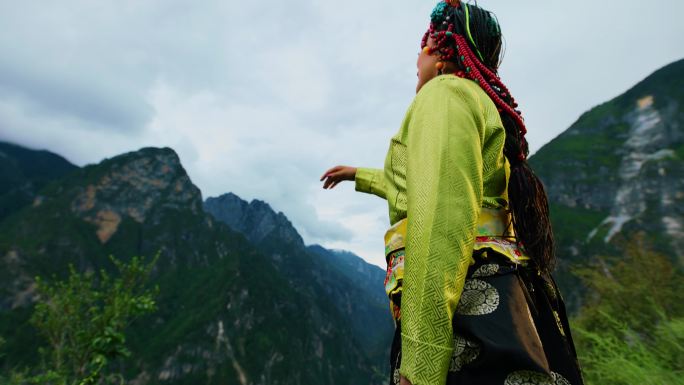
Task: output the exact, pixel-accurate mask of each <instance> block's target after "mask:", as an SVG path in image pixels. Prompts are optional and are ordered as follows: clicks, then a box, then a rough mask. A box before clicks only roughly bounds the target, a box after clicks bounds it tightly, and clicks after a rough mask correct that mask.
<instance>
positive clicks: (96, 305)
mask: <svg viewBox="0 0 684 385" xmlns="http://www.w3.org/2000/svg"><path fill="white" fill-rule="evenodd" d="M158 257H159V253H157V255H156V256H155V258H154V259H153V260H152V261H151V262H149V263H145V262H144V259H143V258H141V257H133V258H132V259H131V260H130V262H128V263H124V262H121V261H119V260H117V259H116V258H114V257H111V256H110V260H111V261H112V263H113V264H114V266H115V267H116V270H117V274H116V277H112V276H110V275H109V274H108V273H107V272H106V271H104V270H101V271H100V272H99V274H98V275H96V274H94V273H93V272H86V273H79V272H77V271H76V270H75V269H74V267H73V266H70V267H69V276H68V277H67V279H66V280H64V281H56V280H55V281H53V282H49V281H45V280H43V279H42V278H40V277H37V278H36V284H37V293H38V302H37V304H36V305H35V310H34V313H33V315H32V317H31V323H32V324H33V325H34V326H35V327H36V328H37V329H38V331H39V333H40V334H42V335H43V336H44V337H46V338H47V341H48V347H47V348H43V349H41V355H42V357H43V365H42V366H43V367H42V368H41V370H39V371H38V372H39V373H38V374H36V373H35V372H32V373H24V374H16V373H15V374H14V375H13V379H12V383H21V384H44V385H91V384H103V383H123V382H124V379H123V376H122V374H121V373H115V372H114V371H111V370H109V369H110V367H111V364H112V363H113V362H115V361H117V360H119V359H122V358H126V357H128V356H130V351H129V350H128V349H127V348H126V337H125V334H124V332H125V329H126V328H127V326H128V325H129V324H130V323H131V322H132V321H133V320H135V319H136V318H137V317H139V316H141V315H143V314H147V313H150V312H153V311H155V310H156V303H155V297H156V295H157V293H158V288H157V287H154V288H149V287H148V285H147V281H148V279H149V276H150V273H151V271H152V268H153V267H154V265H155V263H156V261H157V259H158Z"/></svg>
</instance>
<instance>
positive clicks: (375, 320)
mask: <svg viewBox="0 0 684 385" xmlns="http://www.w3.org/2000/svg"><path fill="white" fill-rule="evenodd" d="M204 207H205V209H206V210H207V212H208V213H210V214H211V215H213V216H214V218H215V219H216V220H217V221H220V222H223V223H225V224H227V225H229V226H230V227H231V228H232V229H233V230H235V231H238V232H240V233H242V234H243V235H244V236H245V237H246V238H247V239H248V240H249V241H250V242H252V243H253V244H254V245H255V246H256V247H257V248H258V249H259V250H261V251H262V252H263V253H264V254H266V255H268V256H270V258H271V260H272V261H273V263H274V265H275V266H276V268H277V269H278V270H279V271H280V273H281V274H282V275H283V276H284V277H286V278H287V279H288V280H289V281H290V282H291V283H292V286H293V287H295V288H296V290H299V291H301V292H302V293H309V294H307V295H319V296H322V297H324V298H329V300H330V301H331V302H333V303H335V304H336V306H337V308H338V309H339V311H340V312H341V314H342V316H343V322H344V323H345V324H347V325H350V326H351V327H352V330H353V333H352V335H351V336H350V338H352V339H354V340H356V341H357V342H358V343H359V344H360V345H361V346H362V347H363V350H364V351H365V352H368V354H369V357H370V358H371V360H372V361H373V362H375V363H376V364H377V367H378V369H380V371H381V372H388V371H389V366H388V361H387V359H386V358H387V357H388V356H389V348H390V346H391V338H392V335H393V330H394V324H393V322H392V320H391V317H390V312H389V307H388V301H387V296H386V294H385V290H384V286H383V282H384V278H385V272H384V271H383V270H382V269H380V268H378V267H377V266H374V265H371V264H369V263H367V262H366V261H364V260H363V259H361V258H360V257H359V256H357V255H354V254H353V253H349V252H345V251H335V250H328V249H325V248H324V247H322V246H319V245H312V246H305V245H304V242H303V241H302V237H301V236H300V235H299V233H298V232H297V230H296V229H295V228H294V227H293V226H292V223H291V222H290V221H289V220H288V219H287V217H285V215H284V214H283V213H282V212H278V213H276V212H275V211H274V210H273V209H272V208H271V207H270V206H269V205H268V204H266V203H264V202H262V201H259V200H253V201H252V202H250V203H247V202H246V201H244V200H242V199H241V198H240V197H238V196H237V195H234V194H232V193H228V194H224V195H221V196H220V197H217V198H208V199H207V200H206V201H205V202H204ZM314 293H318V294H314ZM360 299H362V300H360Z"/></svg>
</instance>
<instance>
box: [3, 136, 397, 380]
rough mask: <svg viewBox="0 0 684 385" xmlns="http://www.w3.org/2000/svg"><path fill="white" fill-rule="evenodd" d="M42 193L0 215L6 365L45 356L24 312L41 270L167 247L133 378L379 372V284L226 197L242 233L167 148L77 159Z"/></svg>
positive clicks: (104, 264)
mask: <svg viewBox="0 0 684 385" xmlns="http://www.w3.org/2000/svg"><path fill="white" fill-rule="evenodd" d="M29 161H30V160H29ZM0 180H2V175H0ZM7 180H9V179H8V178H6V179H5V181H7ZM34 196H35V197H34V199H33V200H34V203H33V204H28V205H26V204H25V205H23V206H21V207H13V208H12V210H14V212H13V214H12V215H10V216H8V217H6V218H4V219H1V220H0V335H2V336H3V337H4V338H5V339H6V340H7V343H6V345H5V346H4V347H3V348H4V349H3V352H4V353H7V354H6V355H3V356H2V357H0V370H3V368H4V369H9V368H11V367H15V366H24V365H37V363H38V362H37V355H36V351H37V348H38V347H39V346H40V345H41V344H42V341H41V340H40V338H39V336H37V335H36V333H35V331H34V330H33V329H32V327H31V326H30V324H29V323H28V322H27V318H28V316H29V315H30V306H31V304H32V303H33V301H34V300H35V286H34V278H33V277H35V276H42V277H46V278H49V277H52V276H53V275H56V276H57V277H60V276H62V277H63V276H64V275H65V274H66V272H67V267H68V265H70V264H71V265H74V266H75V267H76V268H77V269H78V270H81V271H86V270H98V269H105V270H111V269H112V268H113V266H112V265H111V263H110V262H109V260H108V258H107V256H108V255H109V254H113V255H114V256H116V257H117V258H119V259H122V260H127V259H128V258H130V257H132V256H134V255H144V256H148V257H149V256H152V255H154V254H156V253H157V252H159V253H160V258H159V261H158V263H157V265H156V267H155V271H154V276H153V284H157V285H159V287H160V290H161V291H160V297H159V299H158V304H159V311H158V312H156V313H155V314H153V315H151V316H149V317H147V318H145V319H141V320H139V321H138V322H137V323H136V324H135V326H134V327H133V328H132V329H131V330H130V333H131V335H130V337H129V338H128V339H127V340H128V341H129V343H130V347H131V350H132V352H133V355H132V356H133V357H135V359H134V360H131V361H130V362H125V363H123V367H125V368H127V370H128V371H129V374H130V375H129V376H128V377H129V378H131V379H132V381H131V382H132V383H134V384H140V385H142V384H225V383H241V384H242V383H244V384H264V385H266V384H283V385H285V384H292V385H294V384H313V383H320V382H321V381H323V382H325V383H329V384H356V383H368V384H379V383H382V382H384V377H385V375H384V373H385V372H386V370H385V364H386V363H385V362H384V361H386V360H384V355H383V354H384V352H385V350H384V349H386V348H388V347H389V343H386V344H385V343H384V342H385V341H384V340H383V338H384V335H385V334H383V331H389V334H390V335H389V336H388V338H390V337H391V329H388V328H387V326H391V324H388V322H385V321H389V320H388V319H387V317H389V312H388V311H387V310H386V309H385V308H384V306H381V305H380V304H378V301H377V295H376V296H371V295H369V294H368V291H367V288H366V287H365V286H359V285H357V284H356V283H355V281H352V280H350V279H349V278H347V276H345V275H343V274H339V271H338V270H336V265H334V264H331V263H330V262H329V261H326V260H325V259H324V258H322V257H320V256H319V255H317V254H314V253H310V252H308V251H307V250H306V247H305V246H304V244H303V242H302V241H301V237H300V236H299V235H298V234H297V232H296V230H294V228H292V226H291V224H290V223H289V221H288V220H287V218H285V216H284V215H283V214H282V213H278V214H276V213H274V212H273V211H272V210H271V209H270V207H269V206H268V205H267V204H265V203H263V202H252V203H251V204H246V202H245V204H244V205H243V204H242V203H241V202H239V201H238V200H239V198H237V197H235V196H232V199H233V201H234V203H235V204H236V206H235V207H240V208H241V209H240V210H242V211H239V210H238V212H239V213H240V218H241V220H240V221H235V222H233V224H235V225H236V228H238V229H239V230H240V231H242V232H243V233H244V234H245V235H246V236H243V235H242V234H240V233H238V232H236V231H234V230H233V229H231V227H230V226H228V225H226V224H224V223H223V222H221V221H218V220H216V219H214V218H213V217H212V216H211V215H210V214H208V213H206V212H205V211H204V209H203V203H202V196H201V193H200V191H199V189H198V188H197V187H196V186H195V185H194V184H193V183H192V182H191V180H190V178H189V177H188V175H187V174H186V172H185V170H184V169H183V167H182V165H181V163H180V161H179V159H178V156H177V155H176V153H175V152H174V151H173V150H171V149H168V148H161V149H160V148H144V149H141V150H139V151H134V152H131V153H127V154H122V155H120V156H117V157H113V158H111V159H106V160H104V161H102V162H100V163H99V164H94V165H89V166H86V167H84V168H76V169H74V170H72V171H71V172H68V173H66V174H64V175H63V176H61V177H56V178H54V179H53V180H52V182H50V183H47V184H45V186H44V187H43V188H40V189H38V190H37V191H35V193H34ZM243 222H244V223H243ZM238 225H240V226H238ZM250 240H252V242H250ZM376 269H377V268H376ZM377 270H380V269H377ZM380 287H381V286H380ZM383 305H384V303H383ZM359 314H361V316H358V315H359ZM382 316H385V318H383V317H382ZM364 317H365V318H364ZM352 321H354V322H352ZM360 322H363V323H365V324H364V325H363V326H364V327H365V329H366V330H368V329H370V330H371V331H372V332H371V333H367V334H364V335H363V336H364V337H365V336H370V337H369V338H368V339H362V338H361V335H360V334H359V333H357V329H359V328H360V326H359V323H360ZM371 337H372V338H371ZM379 357H381V358H382V359H379Z"/></svg>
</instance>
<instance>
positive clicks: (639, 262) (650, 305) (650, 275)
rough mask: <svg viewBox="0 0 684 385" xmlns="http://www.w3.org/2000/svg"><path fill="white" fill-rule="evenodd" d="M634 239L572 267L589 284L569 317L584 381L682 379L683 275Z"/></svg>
mask: <svg viewBox="0 0 684 385" xmlns="http://www.w3.org/2000/svg"><path fill="white" fill-rule="evenodd" d="M648 250H649V247H648V246H647V245H644V244H643V242H641V241H639V240H637V241H634V242H633V243H632V244H631V245H630V246H629V247H628V248H627V251H626V253H625V255H624V256H622V257H620V258H619V259H617V258H601V259H597V260H596V263H595V264H594V265H593V266H591V267H587V268H583V269H581V270H578V271H577V274H578V275H579V276H580V277H581V278H582V280H583V281H584V283H585V284H586V286H587V287H588V288H589V291H588V294H587V299H586V303H585V304H584V306H583V307H582V309H581V311H580V313H579V315H578V316H577V317H576V318H575V319H574V320H573V321H574V322H573V326H574V330H573V332H574V337H575V342H576V345H577V350H578V354H579V356H580V363H581V364H582V366H583V372H584V376H585V380H586V382H587V384H594V385H634V384H640V385H664V384H667V385H676V384H684V301H682V294H681V293H682V290H684V274H683V273H682V272H681V271H680V270H677V269H676V268H675V267H674V266H673V264H672V262H671V260H670V259H668V258H667V257H666V256H663V255H659V254H656V253H654V252H650V251H648Z"/></svg>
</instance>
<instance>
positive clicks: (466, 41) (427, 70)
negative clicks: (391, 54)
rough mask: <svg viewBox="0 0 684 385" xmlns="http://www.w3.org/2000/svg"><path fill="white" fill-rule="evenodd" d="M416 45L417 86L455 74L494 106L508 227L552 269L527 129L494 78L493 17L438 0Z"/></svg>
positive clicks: (498, 44)
mask: <svg viewBox="0 0 684 385" xmlns="http://www.w3.org/2000/svg"><path fill="white" fill-rule="evenodd" d="M421 49H422V51H421V54H420V55H419V58H418V86H417V89H420V87H422V85H423V84H425V83H426V82H427V81H428V80H430V79H431V78H432V77H435V76H437V75H438V74H441V73H456V74H457V75H458V76H461V77H464V78H468V79H471V80H473V81H475V82H477V83H478V84H479V86H480V87H481V88H482V89H483V90H484V91H485V92H486V93H487V95H488V96H489V97H490V98H491V99H492V101H493V102H494V104H495V105H496V106H497V108H498V110H499V114H500V116H501V121H502V124H503V126H504V128H505V130H506V142H505V144H504V155H505V156H506V158H507V159H508V161H509V163H510V164H511V177H510V180H509V186H508V195H509V199H510V206H511V211H512V214H513V226H514V228H515V231H516V234H517V235H518V238H519V239H520V240H521V241H522V243H523V244H524V245H525V248H526V250H527V252H528V253H529V254H530V255H531V256H532V257H533V258H534V259H535V260H536V261H537V263H538V264H539V266H540V268H541V269H543V270H549V269H551V268H552V265H553V260H554V240H553V232H552V230H551V222H550V220H549V214H548V202H547V197H546V192H545V191H544V186H543V184H542V183H541V181H540V180H539V178H537V176H536V175H535V174H534V172H533V171H532V169H531V168H530V166H529V164H528V163H527V156H528V154H529V149H528V144H527V140H525V134H526V133H527V129H526V127H525V122H524V120H523V118H522V115H521V113H520V111H518V110H517V109H516V108H517V106H518V105H517V103H516V102H515V100H514V99H513V97H512V96H511V93H510V92H509V91H508V89H507V88H506V86H505V85H504V84H503V82H502V81H501V79H500V78H499V76H498V68H499V64H500V62H501V51H502V34H501V28H500V26H499V22H498V20H497V19H496V16H494V14H492V13H491V12H489V11H487V10H484V9H482V8H480V7H478V6H476V5H470V4H466V3H463V2H461V1H460V0H444V1H440V2H439V3H438V4H437V6H435V8H434V10H433V11H432V14H431V15H430V27H429V29H428V30H427V32H425V35H424V36H423V39H422V41H421Z"/></svg>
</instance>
